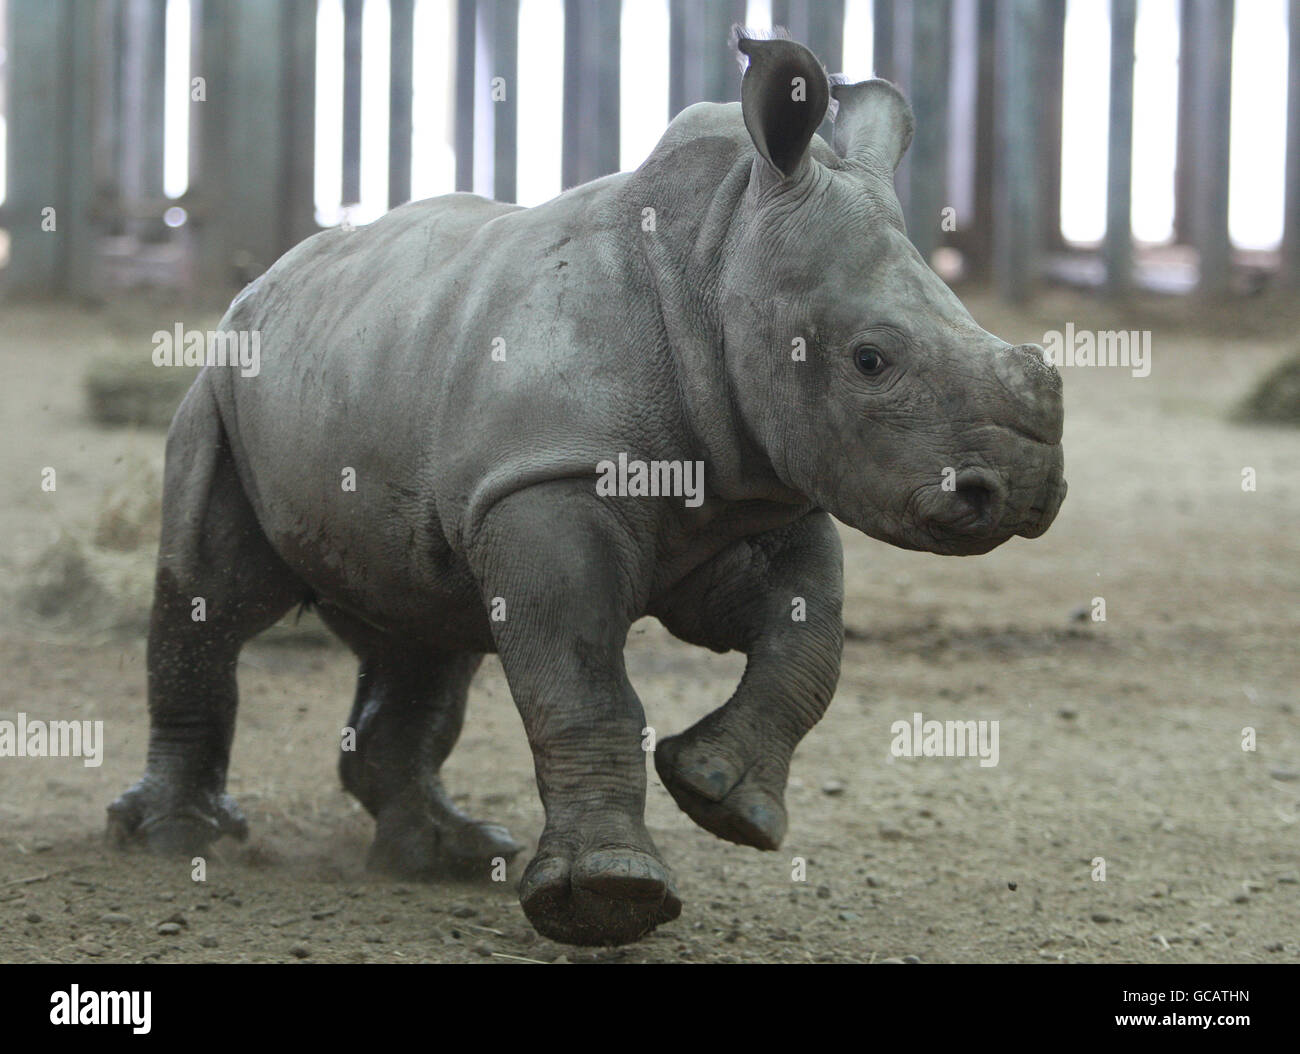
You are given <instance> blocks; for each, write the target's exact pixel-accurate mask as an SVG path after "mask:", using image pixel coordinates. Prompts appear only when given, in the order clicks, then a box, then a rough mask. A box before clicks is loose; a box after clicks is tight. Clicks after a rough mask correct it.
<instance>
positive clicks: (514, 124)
mask: <svg viewBox="0 0 1300 1054" xmlns="http://www.w3.org/2000/svg"><path fill="white" fill-rule="evenodd" d="M491 2H492V5H493V11H492V40H491V45H490V50H491V55H492V69H491V75H492V78H493V79H494V80H495V79H496V78H498V77H499V78H500V79H501V84H502V86H503V92H504V94H501V95H499V96H498V95H497V94H495V93H494V94H493V96H492V99H493V102H492V106H493V114H494V115H495V118H496V119H495V121H494V122H493V136H494V138H493V148H494V149H493V165H492V173H493V188H492V195H493V197H495V198H496V200H497V201H514V200H515V198H516V197H517V196H518V189H517V176H518V171H519V145H518V144H519V100H518V87H519V81H518V69H519V0H491Z"/></svg>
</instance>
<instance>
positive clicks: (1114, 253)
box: [1102, 0, 1137, 296]
mask: <svg viewBox="0 0 1300 1054" xmlns="http://www.w3.org/2000/svg"><path fill="white" fill-rule="evenodd" d="M1136 22H1137V2H1136V0H1110V122H1109V128H1110V134H1109V147H1108V150H1107V162H1106V236H1105V240H1104V242H1103V244H1102V257H1103V259H1104V260H1105V263H1106V289H1107V292H1109V293H1110V295H1111V296H1125V295H1127V294H1128V292H1129V289H1130V286H1131V285H1132V282H1133V216H1132V205H1133V60H1134V51H1133V48H1134V36H1135V30H1136Z"/></svg>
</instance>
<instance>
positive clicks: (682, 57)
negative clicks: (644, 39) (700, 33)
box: [668, 0, 686, 121]
mask: <svg viewBox="0 0 1300 1054" xmlns="http://www.w3.org/2000/svg"><path fill="white" fill-rule="evenodd" d="M684 109H686V0H668V120H670V121H671V120H672V119H673V118H674V117H676V116H677V115H678V114H679V113H681V112H682V111H683V110H684Z"/></svg>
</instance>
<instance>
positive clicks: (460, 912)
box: [451, 904, 478, 919]
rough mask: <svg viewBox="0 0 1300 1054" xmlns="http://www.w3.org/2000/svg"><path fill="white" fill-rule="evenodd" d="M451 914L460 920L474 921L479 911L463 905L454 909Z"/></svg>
mask: <svg viewBox="0 0 1300 1054" xmlns="http://www.w3.org/2000/svg"><path fill="white" fill-rule="evenodd" d="M451 913H452V915H453V916H455V917H456V918H458V919H472V918H473V917H474V916H475V915H477V914H478V911H477V910H475V909H474V908H471V907H468V906H466V905H464V904H462V905H460V906H459V907H455V908H452V909H451Z"/></svg>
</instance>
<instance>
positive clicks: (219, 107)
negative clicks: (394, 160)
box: [191, 0, 347, 292]
mask: <svg viewBox="0 0 1300 1054" xmlns="http://www.w3.org/2000/svg"><path fill="white" fill-rule="evenodd" d="M200 10H201V24H200V26H199V31H200V33H201V34H202V37H201V40H200V42H199V44H200V49H201V55H202V59H201V62H200V65H199V69H197V70H196V71H195V72H196V75H197V76H202V77H203V78H204V79H205V82H206V101H204V102H202V103H197V104H196V105H195V107H194V110H196V111H199V113H200V116H201V123H200V124H199V136H200V142H199V144H198V148H197V149H198V153H197V157H198V158H199V160H200V164H198V165H197V166H195V167H194V169H193V170H192V177H191V189H192V192H193V193H192V197H193V199H194V202H195V210H194V223H193V226H194V235H193V237H194V239H195V242H196V244H197V246H198V249H199V257H198V265H199V280H200V281H201V282H202V283H203V284H204V285H205V286H207V287H208V288H209V289H211V290H213V291H214V292H221V291H225V290H228V289H230V288H231V287H235V286H238V285H240V284H241V283H243V282H247V281H248V280H250V279H251V278H253V277H255V276H256V275H258V274H260V273H261V272H262V271H263V270H265V269H266V268H267V267H269V266H270V265H271V264H272V263H274V262H275V260H276V258H277V257H279V256H280V255H281V254H282V253H284V252H285V251H286V250H287V249H289V248H290V247H292V245H293V244H294V243H295V242H297V241H299V240H301V238H302V237H304V236H306V235H307V234H310V233H311V232H312V231H313V230H314V229H315V223H314V219H313V203H312V196H313V195H312V191H313V186H312V184H313V179H312V165H311V158H312V156H313V155H314V150H313V147H312V143H313V132H312V129H313V127H314V124H313V122H314V113H313V110H312V107H311V102H312V99H313V97H314V89H313V88H311V87H310V85H311V84H313V83H314V80H315V64H314V59H313V45H314V41H315V4H314V3H312V0H283V2H281V0H244V2H243V3H239V4H226V3H219V2H218V3H213V2H205V3H203V5H202V7H201V9H200ZM192 112H193V111H192ZM345 200H347V199H346V198H345Z"/></svg>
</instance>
